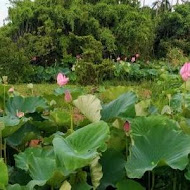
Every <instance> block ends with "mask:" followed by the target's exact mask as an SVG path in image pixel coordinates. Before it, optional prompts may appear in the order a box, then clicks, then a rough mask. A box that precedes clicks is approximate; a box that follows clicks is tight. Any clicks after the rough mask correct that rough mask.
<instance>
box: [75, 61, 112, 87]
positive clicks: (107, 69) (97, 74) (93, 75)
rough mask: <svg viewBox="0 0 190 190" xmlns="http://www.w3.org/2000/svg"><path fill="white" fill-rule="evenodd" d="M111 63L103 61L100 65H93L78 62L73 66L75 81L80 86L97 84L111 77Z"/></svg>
mask: <svg viewBox="0 0 190 190" xmlns="http://www.w3.org/2000/svg"><path fill="white" fill-rule="evenodd" d="M113 70H114V67H113V62H112V61H110V60H109V59H105V60H103V61H102V63H101V64H94V63H92V62H86V61H84V60H80V61H78V62H77V64H76V65H75V72H76V75H77V80H78V82H79V83H80V84H82V85H87V84H99V83H101V82H102V81H103V80H105V79H111V78H112V77H113Z"/></svg>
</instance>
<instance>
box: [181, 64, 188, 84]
mask: <svg viewBox="0 0 190 190" xmlns="http://www.w3.org/2000/svg"><path fill="white" fill-rule="evenodd" d="M180 75H181V77H182V79H183V80H184V81H187V80H189V78H190V63H185V64H184V65H183V67H182V68H181V69H180Z"/></svg>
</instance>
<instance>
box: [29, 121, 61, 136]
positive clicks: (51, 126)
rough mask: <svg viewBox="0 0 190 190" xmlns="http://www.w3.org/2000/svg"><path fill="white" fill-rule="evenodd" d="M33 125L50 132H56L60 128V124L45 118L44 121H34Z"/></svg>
mask: <svg viewBox="0 0 190 190" xmlns="http://www.w3.org/2000/svg"><path fill="white" fill-rule="evenodd" d="M32 123H33V125H34V126H36V127H37V128H38V129H39V130H41V131H45V132H47V133H49V134H52V133H55V132H56V131H57V130H58V126H57V125H56V124H55V122H54V121H50V120H48V119H47V120H44V121H32Z"/></svg>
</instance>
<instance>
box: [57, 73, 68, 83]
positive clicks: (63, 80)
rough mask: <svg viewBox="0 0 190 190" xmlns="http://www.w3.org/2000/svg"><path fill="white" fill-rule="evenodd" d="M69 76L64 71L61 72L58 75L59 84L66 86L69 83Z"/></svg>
mask: <svg viewBox="0 0 190 190" xmlns="http://www.w3.org/2000/svg"><path fill="white" fill-rule="evenodd" d="M68 81H69V78H67V77H66V76H65V75H63V74H62V73H59V74H58V75H57V84H58V85H59V86H64V85H66V84H67V83H68Z"/></svg>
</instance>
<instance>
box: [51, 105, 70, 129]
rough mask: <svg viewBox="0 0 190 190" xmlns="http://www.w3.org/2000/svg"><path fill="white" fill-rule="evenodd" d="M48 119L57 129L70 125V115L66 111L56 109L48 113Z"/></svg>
mask: <svg viewBox="0 0 190 190" xmlns="http://www.w3.org/2000/svg"><path fill="white" fill-rule="evenodd" d="M49 118H50V120H52V121H54V122H55V123H56V125H57V126H58V127H69V126H70V124H71V115H70V113H69V112H68V111H66V110H60V109H56V110H54V111H52V112H50V116H49Z"/></svg>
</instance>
